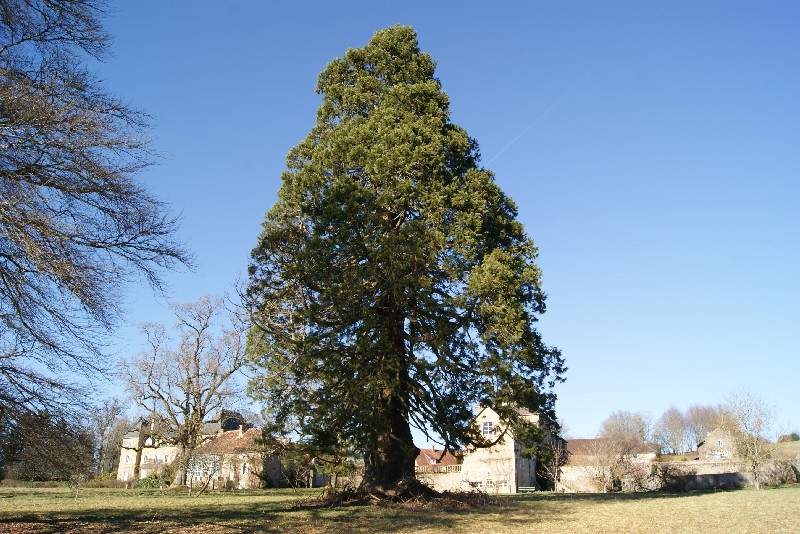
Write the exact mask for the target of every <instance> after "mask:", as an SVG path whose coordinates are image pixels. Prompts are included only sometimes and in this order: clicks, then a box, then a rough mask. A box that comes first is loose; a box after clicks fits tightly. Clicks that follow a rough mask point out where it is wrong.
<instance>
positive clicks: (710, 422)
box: [685, 405, 720, 449]
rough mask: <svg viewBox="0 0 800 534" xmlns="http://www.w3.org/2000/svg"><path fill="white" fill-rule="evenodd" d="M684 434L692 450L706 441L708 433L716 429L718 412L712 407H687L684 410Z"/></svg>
mask: <svg viewBox="0 0 800 534" xmlns="http://www.w3.org/2000/svg"><path fill="white" fill-rule="evenodd" d="M685 420H686V432H687V434H688V437H687V439H688V440H689V442H690V443H691V446H692V448H693V449H694V448H696V447H697V444H698V443H700V442H702V441H703V440H705V439H706V436H707V435H708V433H709V432H711V431H712V430H714V429H715V428H717V427H718V426H719V424H720V411H719V409H718V408H715V407H714V406H700V405H693V406H689V408H687V410H686V415H685Z"/></svg>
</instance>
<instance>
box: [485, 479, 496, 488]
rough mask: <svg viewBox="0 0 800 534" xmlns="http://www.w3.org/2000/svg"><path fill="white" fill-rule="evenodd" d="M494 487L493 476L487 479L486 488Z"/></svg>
mask: <svg viewBox="0 0 800 534" xmlns="http://www.w3.org/2000/svg"><path fill="white" fill-rule="evenodd" d="M492 488H494V480H492V479H491V478H490V479H487V480H486V489H492Z"/></svg>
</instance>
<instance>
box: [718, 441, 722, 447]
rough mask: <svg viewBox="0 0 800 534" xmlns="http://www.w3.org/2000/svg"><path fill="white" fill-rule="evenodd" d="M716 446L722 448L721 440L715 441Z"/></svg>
mask: <svg viewBox="0 0 800 534" xmlns="http://www.w3.org/2000/svg"><path fill="white" fill-rule="evenodd" d="M717 445H718V446H720V447H722V440H721V439H718V440H717Z"/></svg>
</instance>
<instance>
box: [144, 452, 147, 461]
mask: <svg viewBox="0 0 800 534" xmlns="http://www.w3.org/2000/svg"><path fill="white" fill-rule="evenodd" d="M144 463H147V455H146V454H145V455H144Z"/></svg>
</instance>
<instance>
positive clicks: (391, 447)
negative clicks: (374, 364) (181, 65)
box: [363, 311, 419, 490]
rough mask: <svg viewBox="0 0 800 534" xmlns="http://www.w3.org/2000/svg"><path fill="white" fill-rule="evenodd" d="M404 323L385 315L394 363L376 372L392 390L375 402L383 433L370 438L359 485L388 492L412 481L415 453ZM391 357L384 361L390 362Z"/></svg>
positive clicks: (397, 315)
mask: <svg viewBox="0 0 800 534" xmlns="http://www.w3.org/2000/svg"><path fill="white" fill-rule="evenodd" d="M387 315H388V314H387ZM404 321H405V318H404V316H403V315H402V313H400V312H397V311H394V313H392V314H391V315H389V320H388V321H387V323H388V328H387V333H388V335H389V337H390V339H391V340H392V345H393V346H394V349H395V350H394V354H393V355H392V356H393V358H394V361H393V362H392V364H388V365H385V366H384V367H383V369H381V370H379V371H378V372H384V373H387V374H390V375H391V377H390V379H389V380H387V382H388V383H389V384H391V385H392V386H393V387H389V388H387V389H386V390H385V391H384V394H383V395H382V396H381V398H380V399H378V404H379V405H380V406H376V408H377V410H376V413H377V415H378V417H380V418H381V420H382V423H383V425H384V431H383V432H380V433H378V435H376V436H375V437H374V441H373V442H372V444H371V447H370V450H368V451H366V454H365V458H364V482H363V483H364V484H365V485H366V486H367V487H368V488H374V489H378V490H390V489H392V488H393V487H395V486H396V485H397V483H398V482H400V481H402V480H409V479H413V478H414V477H415V474H414V461H415V460H416V458H417V455H418V454H419V449H418V448H417V447H416V446H415V445H414V438H413V436H412V435H411V425H410V424H409V410H408V400H407V399H408V384H409V376H408V361H407V354H406V345H405V332H404ZM387 356H388V355H387ZM392 356H388V358H389V359H391V358H392ZM387 378H389V377H387Z"/></svg>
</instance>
